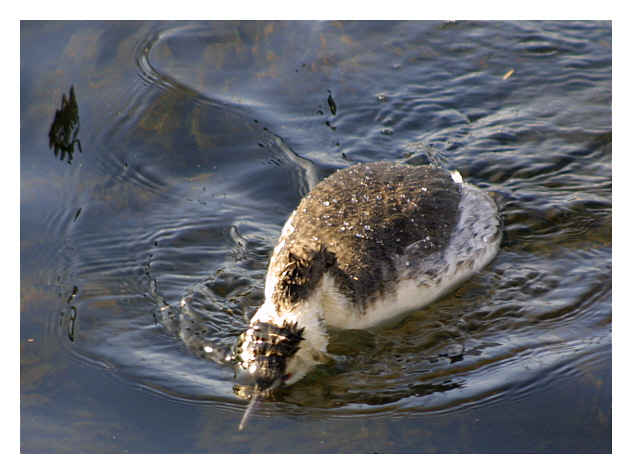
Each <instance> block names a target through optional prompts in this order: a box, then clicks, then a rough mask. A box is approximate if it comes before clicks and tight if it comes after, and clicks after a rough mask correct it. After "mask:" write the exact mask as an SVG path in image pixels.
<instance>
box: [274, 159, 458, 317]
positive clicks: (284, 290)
mask: <svg viewBox="0 0 632 474" xmlns="http://www.w3.org/2000/svg"><path fill="white" fill-rule="evenodd" d="M459 201H460V185H459V184H457V183H455V182H454V180H453V179H452V177H451V176H450V174H449V173H447V172H445V171H443V170H442V169H440V168H438V167H434V166H418V167H415V166H410V165H402V164H394V163H368V164H363V165H358V166H353V167H350V168H346V169H344V170H341V171H339V172H338V173H336V174H335V175H334V176H333V177H329V178H327V179H325V180H324V181H322V182H321V183H319V184H318V185H317V186H316V187H315V188H314V189H313V190H312V191H311V192H310V193H309V194H308V195H307V196H306V197H305V198H304V199H303V200H302V201H301V203H300V205H299V206H298V208H297V209H296V211H295V212H294V214H293V217H292V218H291V222H295V221H297V220H299V219H300V225H295V226H292V231H291V232H289V233H288V234H286V235H284V236H283V237H282V240H281V241H280V242H279V245H278V246H277V248H278V249H280V251H278V252H277V253H276V254H275V258H274V260H273V262H272V263H271V267H270V272H274V273H277V274H278V275H280V278H279V279H278V281H277V283H276V288H275V291H274V303H275V305H276V306H277V308H278V309H279V310H283V309H291V308H292V307H295V306H296V305H297V304H300V303H301V301H303V300H304V299H305V298H307V297H308V295H309V294H310V293H311V291H312V290H313V288H315V287H316V286H317V285H318V284H319V282H320V280H321V278H322V275H323V274H324V273H325V272H328V273H329V274H330V275H331V277H333V278H334V279H335V282H336V285H337V286H338V287H339V288H340V291H341V292H342V293H343V294H344V296H345V297H346V298H348V300H349V301H350V302H352V304H353V306H355V307H356V308H357V309H358V310H362V309H363V308H364V307H365V306H366V304H367V303H368V302H370V301H371V300H373V299H375V298H377V297H379V296H380V294H382V293H384V292H390V291H392V290H393V288H392V285H393V284H395V283H396V282H397V276H398V272H399V271H400V270H399V268H398V267H399V265H398V263H399V262H398V261H399V258H400V257H402V256H404V254H406V255H407V258H409V259H411V260H413V261H421V260H423V259H425V258H427V257H428V256H430V255H432V254H435V253H437V252H441V251H442V250H443V249H444V248H445V246H446V245H447V243H448V242H449V240H450V235H451V233H452V231H453V230H454V227H455V225H456V221H457V216H458V205H459ZM413 244H414V245H413ZM411 245H413V246H412V247H411Z"/></svg>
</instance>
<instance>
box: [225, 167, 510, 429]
mask: <svg viewBox="0 0 632 474" xmlns="http://www.w3.org/2000/svg"><path fill="white" fill-rule="evenodd" d="M501 234H502V220H501V216H500V213H499V210H498V207H497V205H496V203H495V202H494V200H493V199H492V198H491V197H490V196H489V195H488V194H487V193H486V192H484V191H482V190H481V189H479V188H477V187H475V186H473V185H471V184H468V183H465V182H463V180H462V178H461V175H460V174H459V173H458V172H451V173H450V172H448V171H445V170H443V169H442V168H440V167H438V166H434V165H424V166H413V165H408V164H401V163H394V162H374V163H364V164H357V165H354V166H350V167H348V168H344V169H341V170H339V171H337V172H335V173H334V174H332V175H331V176H329V177H328V178H326V179H324V180H323V181H321V182H320V183H319V184H318V185H316V186H315V187H314V189H312V191H311V192H309V193H308V194H307V195H306V196H305V197H304V198H303V199H302V200H301V202H300V204H299V205H298V207H297V208H296V210H295V211H294V212H292V214H291V215H290V217H289V219H288V220H287V222H286V223H285V226H284V227H283V230H282V232H281V236H280V238H279V240H278V243H277V244H276V246H275V247H274V251H273V254H272V257H271V259H270V264H269V267H268V272H267V276H266V282H265V301H264V302H263V304H262V305H261V306H260V307H259V309H258V310H257V311H256V313H255V314H254V315H253V316H252V319H251V320H250V324H249V327H248V329H247V330H246V331H245V332H244V333H243V334H242V335H241V336H240V337H239V340H238V343H237V348H236V360H237V363H238V367H239V369H240V371H241V374H240V379H241V380H245V381H247V382H248V383H249V384H250V385H254V392H253V395H252V397H251V403H250V407H249V409H248V410H247V411H246V413H245V414H244V418H243V419H242V424H241V425H240V429H241V428H243V425H244V424H245V421H246V419H247V417H248V415H249V413H250V412H251V410H252V409H253V408H254V406H255V405H256V404H257V403H258V401H259V400H260V399H261V398H262V397H264V396H265V395H267V394H269V393H270V392H271V391H274V390H276V389H278V388H279V387H281V386H286V385H290V384H293V383H295V382H297V381H298V380H300V379H301V378H302V377H304V376H305V374H307V373H308V372H309V371H310V370H312V369H313V368H314V367H315V366H316V365H317V364H320V363H322V362H325V361H326V360H327V344H328V340H329V335H328V334H329V333H328V330H329V328H339V329H363V328H369V327H372V326H376V325H380V324H383V323H386V322H388V321H390V320H393V319H395V318H397V317H401V316H402V315H405V314H406V313H409V312H411V311H412V310H415V309H419V308H421V307H423V306H426V305H428V304H430V303H431V302H433V301H435V300H437V299H438V298H440V297H441V296H443V295H445V294H446V293H447V292H449V291H451V290H453V289H454V288H455V287H456V286H457V285H459V284H460V283H462V282H463V281H464V280H466V279H467V278H469V277H471V276H472V275H473V274H474V273H476V272H478V271H479V270H480V269H481V268H483V267H484V266H486V265H487V264H488V263H489V262H490V261H491V260H492V258H493V257H494V256H495V255H496V253H497V251H498V248H499V245H500V241H501Z"/></svg>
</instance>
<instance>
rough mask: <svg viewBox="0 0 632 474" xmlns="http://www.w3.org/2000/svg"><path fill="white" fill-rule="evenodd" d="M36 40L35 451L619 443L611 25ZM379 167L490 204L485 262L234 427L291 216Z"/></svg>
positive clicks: (28, 333) (168, 28)
mask: <svg viewBox="0 0 632 474" xmlns="http://www.w3.org/2000/svg"><path fill="white" fill-rule="evenodd" d="M26 26H28V25H26ZM25 30H27V31H25V33H24V37H23V40H24V41H23V43H22V44H23V45H24V48H25V50H28V51H31V52H37V53H38V54H31V55H24V60H23V63H22V67H23V68H24V73H23V76H22V81H23V88H22V94H23V98H24V101H23V102H24V104H25V105H24V109H23V121H22V123H23V130H28V131H31V130H36V129H37V130H38V133H37V134H36V135H35V134H27V133H23V135H22V136H23V145H24V146H23V147H22V151H21V153H22V163H23V169H22V172H23V174H22V190H23V194H22V207H21V209H22V213H21V216H22V219H23V220H22V232H23V236H22V242H21V243H22V264H23V266H22V273H21V279H22V292H23V296H22V299H21V303H22V314H21V324H22V329H23V334H24V339H25V340H26V341H27V342H23V345H22V348H23V354H22V362H23V364H22V371H23V372H22V382H23V390H22V399H23V401H24V402H26V403H28V405H27V404H24V405H23V420H25V422H24V425H23V426H24V427H25V430H24V433H25V434H24V435H23V449H24V450H26V451H31V452H32V451H38V450H39V451H53V452H59V451H63V450H68V451H72V450H74V451H77V450H79V451H95V450H107V451H110V452H111V451H122V450H126V449H129V450H130V451H136V452H139V451H146V452H147V451H151V452H161V451H162V452H164V451H168V450H178V451H180V452H191V450H198V451H215V452H244V451H257V452H276V451H278V450H279V449H285V447H288V446H291V449H292V450H293V451H295V452H301V451H303V452H304V451H310V450H311V451H312V452H313V451H316V450H320V451H328V452H334V451H335V452H341V451H346V452H367V451H373V450H375V451H386V450H389V451H397V452H402V451H405V450H408V451H409V452H419V451H431V450H434V451H441V452H447V451H461V452H464V451H467V452H473V451H477V452H490V451H496V452H498V451H503V450H504V451H512V452H516V451H523V452H524V451H531V452H533V451H540V452H541V451H557V452H568V451H571V450H575V451H595V450H597V451H607V450H608V449H609V441H610V437H609V425H610V423H611V413H610V411H609V406H610V398H609V396H610V393H609V390H610V378H609V370H610V352H609V351H610V342H611V325H610V323H611V240H612V239H611V220H612V217H611V216H612V213H611V123H610V116H609V113H610V106H611V101H610V98H611V94H610V70H611V68H610V46H609V45H610V41H609V25H607V24H590V22H588V23H573V24H568V23H564V22H561V23H545V24H544V23H543V24H539V23H529V22H522V23H517V24H514V23H470V22H456V23H450V24H442V23H416V22H387V23H379V24H378V23H375V24H370V25H369V24H363V23H355V22H350V23H327V22H322V23H319V22H316V23H301V26H300V27H297V26H296V24H293V23H291V22H281V23H268V24H266V23H257V22H248V23H229V22H220V23H135V24H132V23H112V24H108V23H99V24H96V23H92V24H91V23H89V22H79V23H71V24H68V23H67V24H49V23H46V28H45V29H44V30H43V29H42V27H41V25H37V26H34V25H31V26H30V28H25ZM60 30H61V31H62V33H64V34H61V35H60V34H52V33H54V32H59V31H60ZM534 32H536V33H534ZM27 33H28V34H27ZM51 38H57V39H58V42H57V43H55V42H52V41H51ZM508 44H509V45H513V47H511V46H510V47H507V45H508ZM50 58H52V59H50ZM35 59H36V60H35ZM58 64H63V68H60V69H55V68H56V67H57V65H58ZM508 70H514V73H513V74H512V75H511V77H510V78H506V80H503V75H506V74H507V71H508ZM70 84H74V86H73V87H71V88H70V92H69V93H66V94H64V95H63V97H62V101H61V107H59V110H57V112H56V113H55V109H57V106H58V105H59V103H58V97H57V96H53V97H52V100H53V101H52V103H51V98H50V97H49V96H50V92H49V91H51V90H53V91H60V92H59V94H61V91H63V90H68V87H69V86H70ZM75 86H76V87H77V89H76V90H75V88H74V87H75ZM77 91H79V93H80V94H79V95H80V96H81V99H82V108H81V132H80V131H79V128H80V127H79V125H80V120H79V107H78V97H77V95H76V92H77ZM47 94H48V96H47ZM53 113H54V115H55V120H54V122H53V124H52V126H51V124H50V119H51V118H52V116H53ZM49 130H50V131H49ZM47 132H48V133H49V135H48V138H49V140H46V133H47ZM80 135H81V137H80ZM42 138H43V139H42ZM80 139H81V141H80ZM47 142H49V144H50V149H49V148H48V147H47V146H46V143H47ZM82 142H83V143H82ZM82 145H85V149H82ZM51 151H52V152H53V153H54V154H55V156H56V157H58V158H60V160H61V162H60V160H57V159H56V160H52V159H50V158H51V157H50V153H51ZM78 153H83V155H82V158H81V161H82V163H81V165H82V166H65V163H75V161H74V160H75V158H78ZM384 159H387V160H400V161H404V160H406V161H409V162H412V163H414V164H424V163H428V162H429V161H432V162H435V163H436V164H438V165H440V166H446V167H448V168H457V169H459V170H461V172H462V174H463V175H464V177H466V179H468V180H471V181H473V182H475V184H478V185H479V186H481V187H484V188H486V189H488V190H489V191H491V192H495V193H497V194H499V195H500V196H501V197H502V199H503V203H504V216H505V219H506V227H505V229H506V230H505V236H504V238H503V242H504V244H503V248H502V250H501V252H500V253H499V256H498V258H497V260H496V261H495V262H494V263H493V264H492V265H491V266H490V267H489V268H487V269H486V270H485V271H484V272H482V273H481V274H480V275H478V276H477V277H476V278H473V279H472V280H470V281H469V282H467V284H466V285H464V286H463V287H462V288H460V289H459V290H458V291H457V292H455V293H454V294H452V295H450V296H449V297H447V298H445V299H443V300H441V301H440V302H437V303H436V304H435V305H433V306H432V307H430V308H427V309H426V310H423V311H420V312H416V313H415V314H413V315H411V317H409V318H408V319H406V320H405V321H402V322H401V323H400V324H397V325H395V326H394V327H392V328H382V329H380V330H374V331H351V332H345V333H340V334H336V335H334V337H333V338H332V341H331V352H332V355H333V356H334V357H333V360H332V362H331V363H329V364H326V365H323V366H322V367H319V368H318V370H316V371H315V372H314V374H313V376H311V377H309V378H307V379H306V380H305V381H304V383H298V384H296V385H295V386H292V387H289V390H287V391H286V392H284V393H279V394H278V396H277V398H276V399H275V400H273V401H272V402H271V403H269V404H265V406H264V407H263V409H262V410H261V411H260V412H259V413H257V414H255V418H256V419H255V420H254V421H253V422H252V423H251V424H250V425H249V427H251V428H252V431H249V432H247V433H240V434H238V435H237V434H235V433H236V430H237V425H238V422H239V418H240V417H241V415H242V413H243V409H244V408H245V403H244V401H243V400H242V399H240V398H239V397H240V396H245V397H247V394H241V393H240V392H239V387H235V380H234V378H233V370H232V364H231V360H230V355H231V346H232V343H233V342H234V341H235V340H236V338H237V336H238V335H239V333H240V332H241V331H242V330H243V329H244V328H245V327H246V325H247V322H248V319H249V317H250V316H251V314H252V313H253V312H254V310H255V309H256V308H257V306H258V305H259V304H260V303H261V301H262V300H263V283H264V280H265V274H266V268H267V264H268V259H269V254H270V250H271V249H272V248H273V246H274V243H275V242H276V239H277V238H278V235H279V233H280V230H281V227H282V225H283V223H284V222H285V221H286V219H287V216H288V215H289V213H290V212H291V211H292V210H293V209H294V208H295V207H296V204H297V203H298V201H299V200H300V198H301V196H303V195H304V194H306V193H307V191H308V190H309V189H310V188H311V187H312V186H313V185H314V184H315V183H317V182H318V181H320V180H321V179H323V178H324V177H325V176H327V175H328V174H330V173H331V172H332V171H333V170H334V169H337V168H341V167H343V166H347V165H348V164H349V162H358V161H377V160H384ZM51 302H52V303H51ZM60 315H61V316H60ZM42 321H46V322H45V323H44V324H42ZM27 338H28V339H27ZM233 390H236V392H237V393H236V392H234V391H233ZM70 393H72V394H73V395H74V396H76V398H74V399H73V400H72V406H73V407H76V408H77V409H76V411H71V412H69V411H67V409H66V407H68V406H69V398H68V394H70ZM547 410H548V411H547ZM157 413H158V414H159V416H156V415H157ZM30 420H33V421H32V422H31V421H30ZM69 420H70V423H68V421H69ZM341 420H342V421H343V422H341ZM295 421H296V422H295ZM442 423H443V424H442ZM116 430H118V432H116ZM578 430H579V431H580V434H579V435H578V434H577V431H578ZM106 432H107V435H108V436H109V435H110V434H112V433H114V432H116V433H114V434H116V435H117V439H116V441H115V440H114V437H113V436H110V438H108V440H106V441H104V440H103V436H104V433H106ZM147 432H152V433H164V436H163V437H147V436H146V433H147ZM257 432H259V433H261V432H265V433H268V434H267V435H266V436H257ZM252 433H255V435H253V434H252ZM271 433H273V434H274V435H271ZM323 433H326V434H323ZM132 437H133V439H132ZM362 437H364V438H362ZM499 439H502V440H504V441H506V444H505V445H500V444H499V441H498V440H499ZM39 440H44V441H45V442H41V441H39ZM446 440H450V442H448V443H446ZM244 441H246V442H244ZM547 443H548V444H547ZM367 446H368V447H367ZM287 449H288V450H289V449H290V448H287ZM275 450H276V451H275Z"/></svg>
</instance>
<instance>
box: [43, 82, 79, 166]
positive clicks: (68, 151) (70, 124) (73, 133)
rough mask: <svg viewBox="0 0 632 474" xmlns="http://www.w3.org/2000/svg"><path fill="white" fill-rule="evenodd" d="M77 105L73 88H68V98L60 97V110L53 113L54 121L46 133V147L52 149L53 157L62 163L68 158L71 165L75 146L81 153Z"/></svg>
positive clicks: (64, 95)
mask: <svg viewBox="0 0 632 474" xmlns="http://www.w3.org/2000/svg"><path fill="white" fill-rule="evenodd" d="M79 128H80V127H79V105H78V104H77V96H76V95H75V86H74V85H73V86H70V93H69V95H68V98H66V94H63V95H62V96H61V108H60V109H58V110H57V111H56V112H55V119H54V120H53V123H52V124H51V126H50V131H49V132H48V138H49V142H48V147H49V148H52V149H53V153H55V156H59V157H60V159H61V161H64V158H65V157H66V155H67V156H68V163H72V160H73V155H74V153H75V145H76V146H77V148H78V149H79V152H80V153H83V150H82V148H81V141H80V140H79V138H77V136H78V135H79Z"/></svg>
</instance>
